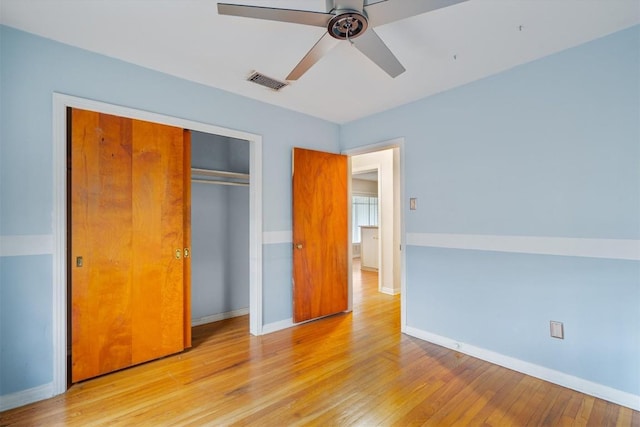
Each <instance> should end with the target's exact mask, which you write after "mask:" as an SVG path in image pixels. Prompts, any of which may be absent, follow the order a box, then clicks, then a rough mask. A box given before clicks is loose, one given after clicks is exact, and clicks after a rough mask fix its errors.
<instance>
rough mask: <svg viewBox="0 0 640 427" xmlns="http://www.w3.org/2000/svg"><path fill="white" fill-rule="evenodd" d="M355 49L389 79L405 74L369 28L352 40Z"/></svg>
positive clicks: (384, 45)
mask: <svg viewBox="0 0 640 427" xmlns="http://www.w3.org/2000/svg"><path fill="white" fill-rule="evenodd" d="M352 41H353V44H354V46H355V47H357V48H358V50H359V51H360V52H362V53H364V54H365V55H366V56H367V57H368V58H369V59H370V60H372V61H373V62H375V63H376V64H377V65H378V67H380V68H382V69H383V70H384V71H386V73H387V74H389V75H390V76H391V77H397V76H399V75H400V74H402V73H404V72H405V68H404V67H403V66H402V64H401V63H400V61H398V58H396V57H395V55H394V54H393V53H392V52H391V50H389V48H388V47H387V45H386V44H384V42H383V41H382V39H381V38H380V37H378V34H377V33H376V32H375V31H374V30H373V28H369V29H368V30H367V31H365V32H364V33H363V34H362V35H361V36H359V37H358V38H355V39H353V40H352Z"/></svg>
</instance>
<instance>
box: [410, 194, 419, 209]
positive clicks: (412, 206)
mask: <svg viewBox="0 0 640 427" xmlns="http://www.w3.org/2000/svg"><path fill="white" fill-rule="evenodd" d="M417 203H418V199H416V198H415V197H412V198H410V199H409V209H411V210H412V211H415V210H416V209H417Z"/></svg>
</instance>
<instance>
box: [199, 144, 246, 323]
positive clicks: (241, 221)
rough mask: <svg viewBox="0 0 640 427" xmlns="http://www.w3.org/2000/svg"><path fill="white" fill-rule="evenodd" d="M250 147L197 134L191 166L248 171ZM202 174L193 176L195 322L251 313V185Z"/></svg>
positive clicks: (240, 171) (217, 169)
mask: <svg viewBox="0 0 640 427" xmlns="http://www.w3.org/2000/svg"><path fill="white" fill-rule="evenodd" d="M249 148H250V146H249V142H248V141H244V140H239V139H233V138H228V137H223V136H219V135H211V134H206V133H201V132H192V137H191V167H192V170H193V169H207V170H214V171H227V172H235V173H243V174H248V173H249ZM200 178H202V177H201V176H200V175H196V174H192V182H191V227H192V232H191V235H192V242H191V248H192V259H191V312H192V315H191V316H192V324H194V325H197V324H202V323H208V322H209V321H215V320H220V319H223V318H227V317H232V316H234V315H242V314H245V313H248V312H249V186H248V185H223V184H211V183H202V182H200ZM206 179H218V178H206ZM222 180H223V181H224V178H223V179H222Z"/></svg>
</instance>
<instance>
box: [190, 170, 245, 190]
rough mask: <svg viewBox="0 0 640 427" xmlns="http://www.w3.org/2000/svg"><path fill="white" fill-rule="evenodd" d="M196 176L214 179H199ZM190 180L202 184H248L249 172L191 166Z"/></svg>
mask: <svg viewBox="0 0 640 427" xmlns="http://www.w3.org/2000/svg"><path fill="white" fill-rule="evenodd" d="M194 176H197V177H212V178H216V179H201V178H194ZM191 181H192V182H200V183H204V184H221V185H243V186H246V185H249V174H248V173H238V172H228V171H221V170H214V169H201V168H191Z"/></svg>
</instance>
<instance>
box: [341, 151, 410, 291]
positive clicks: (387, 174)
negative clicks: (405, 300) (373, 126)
mask: <svg viewBox="0 0 640 427" xmlns="http://www.w3.org/2000/svg"><path fill="white" fill-rule="evenodd" d="M400 145H401V144H400V142H398V143H395V144H388V145H384V146H382V147H372V148H370V149H368V150H367V149H365V150H364V151H361V152H358V153H353V154H350V153H348V154H350V161H351V179H352V181H351V200H352V206H351V209H352V213H351V216H352V218H351V239H352V255H353V256H352V258H351V260H352V269H354V263H353V260H354V259H356V258H358V262H357V264H355V265H356V266H359V268H361V269H363V270H365V271H366V270H372V271H377V272H378V291H379V292H382V293H386V294H389V295H397V294H400V293H401V288H402V273H401V272H402V251H401V240H402V235H401V231H402V209H401V200H402V197H401V193H402V183H401V177H402V174H401V171H400V167H401V162H400ZM358 255H359V257H358Z"/></svg>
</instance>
